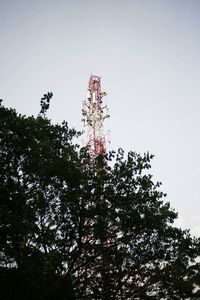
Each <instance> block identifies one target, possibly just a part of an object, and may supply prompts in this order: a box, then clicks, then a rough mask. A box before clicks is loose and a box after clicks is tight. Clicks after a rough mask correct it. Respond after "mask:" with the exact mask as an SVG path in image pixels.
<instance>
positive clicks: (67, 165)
mask: <svg viewBox="0 0 200 300" xmlns="http://www.w3.org/2000/svg"><path fill="white" fill-rule="evenodd" d="M50 96H52V95H50ZM50 98H51V97H50ZM43 100H45V99H43ZM47 104H48V103H47ZM46 108H47V107H46ZM44 109H45V108H44ZM47 109H48V108H47ZM45 112H46V111H43V112H41V113H40V115H39V116H38V117H37V118H34V117H26V116H21V115H18V114H17V113H16V111H15V110H12V109H7V108H4V107H0V166H1V169H0V170H1V171H0V255H1V256H0V284H1V297H2V299H3V300H11V299H15V298H20V299H22V300H23V299H33V300H40V299H41V300H44V299H50V300H51V299H59V300H62V299H74V300H75V299H102V300H109V299H113V300H114V299H119V300H121V299H131V300H132V299H141V300H142V299H187V298H189V299H199V297H200V294H199V292H198V286H199V264H198V262H196V258H197V257H198V255H199V240H198V239H196V238H192V237H191V235H190V233H189V231H183V230H181V229H179V228H176V227H175V226H174V225H173V222H174V220H175V218H176V217H177V214H176V213H175V212H174V210H173V209H171V208H170V204H169V203H168V202H166V201H165V200H164V198H165V195H164V194H163V193H162V192H161V190H160V183H154V182H153V179H152V175H150V174H149V169H150V167H151V165H150V163H151V159H152V158H153V156H152V155H150V154H149V153H146V154H144V155H141V154H137V153H135V152H129V153H128V156H127V157H125V156H124V152H123V150H122V149H119V150H118V152H117V153H114V152H110V153H109V154H108V155H106V156H104V157H103V156H102V157H101V156H100V157H98V158H97V159H96V160H95V161H94V160H93V161H92V160H91V158H90V157H89V156H88V154H87V151H86V149H84V148H83V149H79V147H78V146H77V145H76V144H75V143H74V138H75V137H77V136H78V135H79V133H77V132H76V131H75V130H73V129H69V128H68V125H67V123H66V122H63V123H62V124H61V125H58V124H57V125H53V124H52V123H51V122H50V121H49V120H48V119H47V118H46V117H45Z"/></svg>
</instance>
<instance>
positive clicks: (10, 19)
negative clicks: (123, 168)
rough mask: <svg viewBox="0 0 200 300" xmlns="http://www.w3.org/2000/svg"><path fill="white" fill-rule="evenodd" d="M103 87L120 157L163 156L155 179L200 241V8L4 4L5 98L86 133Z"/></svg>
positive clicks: (123, 0)
mask: <svg viewBox="0 0 200 300" xmlns="http://www.w3.org/2000/svg"><path fill="white" fill-rule="evenodd" d="M91 73H92V74H95V75H99V76H101V77H102V85H103V90H105V91H106V92H108V96H107V97H106V98H105V100H106V102H107V104H108V106H109V108H110V113H111V118H110V119H109V120H107V121H106V124H105V127H106V128H107V129H110V130H111V142H112V143H111V146H110V149H117V148H118V147H122V148H124V149H125V150H126V151H128V150H134V151H136V152H141V153H144V152H146V151H150V152H151V153H153V154H155V158H154V160H153V162H152V171H151V172H152V173H153V174H154V178H155V180H159V181H162V183H163V186H162V190H163V191H164V192H166V193H167V194H168V196H167V200H168V201H170V202H171V206H172V207H173V208H175V210H176V211H178V212H179V219H178V221H177V224H178V226H181V227H182V228H190V229H191V233H192V234H195V235H197V236H200V135H199V128H200V84H199V82H200V1H199V0H165V1H164V0H107V1H106V0H101V1H97V0H71V1H69V0H65V1H64V0H63V1H62V0H57V1H51V0H46V1H45V0H35V1H32V0H24V1H23V0H0V98H2V99H4V105H5V106H8V107H14V108H16V110H17V111H18V112H20V113H23V114H27V115H32V114H33V115H37V114H38V112H39V110H40V98H41V97H42V95H43V94H44V93H45V92H47V91H52V92H53V93H54V97H53V100H52V104H51V107H50V110H49V113H48V116H49V117H50V118H51V119H52V121H53V122H61V121H62V120H63V119H65V120H67V121H68V122H69V125H70V126H72V127H75V128H76V129H82V124H81V122H80V119H81V112H80V103H81V101H82V100H83V99H84V98H85V97H86V90H87V83H88V79H89V76H90V74H91Z"/></svg>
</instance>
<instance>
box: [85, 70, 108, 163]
mask: <svg viewBox="0 0 200 300" xmlns="http://www.w3.org/2000/svg"><path fill="white" fill-rule="evenodd" d="M106 95H107V94H106V93H105V92H102V91H101V77H99V76H95V75H91V77H90V79H89V83H88V90H87V100H85V101H83V106H82V116H83V118H82V121H83V122H84V126H85V127H87V141H86V147H87V149H88V153H89V154H90V156H91V157H93V158H96V157H97V156H99V155H100V154H105V153H106V138H105V133H104V127H103V122H104V120H105V119H106V118H109V117H110V115H109V113H108V108H107V106H106V105H103V100H102V98H103V97H104V96H106Z"/></svg>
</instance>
